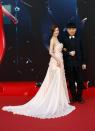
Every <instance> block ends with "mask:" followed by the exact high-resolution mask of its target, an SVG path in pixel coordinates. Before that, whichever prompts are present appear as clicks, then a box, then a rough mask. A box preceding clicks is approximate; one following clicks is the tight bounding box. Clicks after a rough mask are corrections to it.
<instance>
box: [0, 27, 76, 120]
mask: <svg viewBox="0 0 95 131" xmlns="http://www.w3.org/2000/svg"><path fill="white" fill-rule="evenodd" d="M58 35H59V28H58V26H56V25H53V26H52V37H51V40H50V49H49V53H50V55H51V58H50V63H49V67H48V70H47V73H46V76H45V79H44V81H43V83H42V85H41V87H40V89H39V91H38V92H37V94H36V95H35V96H34V97H33V98H32V99H31V100H30V101H29V102H27V103H26V104H24V105H18V106H4V107H3V108H2V109H3V110H4V111H8V112H13V113H14V114H19V115H25V116H30V117H36V118H41V119H46V118H57V117H61V116H65V115H67V114H69V113H71V112H72V111H73V110H74V109H75V107H74V106H71V105H69V96H68V91H67V85H66V78H65V71H64V64H63V56H62V49H63V44H62V43H60V42H59V41H58V38H57V37H58Z"/></svg>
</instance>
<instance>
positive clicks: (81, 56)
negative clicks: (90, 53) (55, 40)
mask: <svg viewBox="0 0 95 131" xmlns="http://www.w3.org/2000/svg"><path fill="white" fill-rule="evenodd" d="M63 44H64V48H66V49H67V51H64V52H63V53H64V59H65V61H66V63H67V64H68V65H69V66H79V65H82V64H85V63H86V57H85V51H84V47H83V43H82V41H81V39H80V37H78V36H77V35H76V36H75V38H74V39H69V36H68V35H65V37H64V38H63ZM71 51H75V52H76V54H75V56H70V54H69V52H71Z"/></svg>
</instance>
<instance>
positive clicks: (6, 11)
mask: <svg viewBox="0 0 95 131" xmlns="http://www.w3.org/2000/svg"><path fill="white" fill-rule="evenodd" d="M2 12H3V14H4V15H6V16H8V17H9V18H10V19H11V20H12V21H13V23H14V24H17V23H18V20H17V18H15V17H14V16H13V15H12V14H11V13H10V12H9V11H8V10H6V9H5V8H4V6H2Z"/></svg>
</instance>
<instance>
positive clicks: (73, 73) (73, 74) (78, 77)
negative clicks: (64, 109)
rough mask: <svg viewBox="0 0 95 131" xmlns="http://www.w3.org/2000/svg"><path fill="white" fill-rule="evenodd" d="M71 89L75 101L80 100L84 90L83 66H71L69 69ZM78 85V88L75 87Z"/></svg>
mask: <svg viewBox="0 0 95 131" xmlns="http://www.w3.org/2000/svg"><path fill="white" fill-rule="evenodd" d="M68 80H69V88H70V92H71V95H72V98H73V99H77V100H80V99H81V98H82V92H83V88H84V84H83V79H82V68H81V66H71V67H69V68H68ZM75 82H76V83H77V86H76V85H75Z"/></svg>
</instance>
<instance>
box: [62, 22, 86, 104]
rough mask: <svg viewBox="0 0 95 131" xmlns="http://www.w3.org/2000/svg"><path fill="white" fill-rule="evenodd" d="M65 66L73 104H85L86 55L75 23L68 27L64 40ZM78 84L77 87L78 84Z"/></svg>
mask: <svg viewBox="0 0 95 131" xmlns="http://www.w3.org/2000/svg"><path fill="white" fill-rule="evenodd" d="M63 43H64V55H65V64H66V66H67V74H68V80H69V87H70V92H71V95H72V99H71V102H76V101H78V102H80V103H83V98H82V92H83V88H84V85H83V79H82V69H83V70H84V69H86V64H85V55H84V51H83V44H82V41H81V39H80V37H79V35H77V28H76V25H75V24H74V23H69V24H68V25H67V33H66V35H65V36H64V39H63ZM75 83H77V86H76V84H75Z"/></svg>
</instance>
